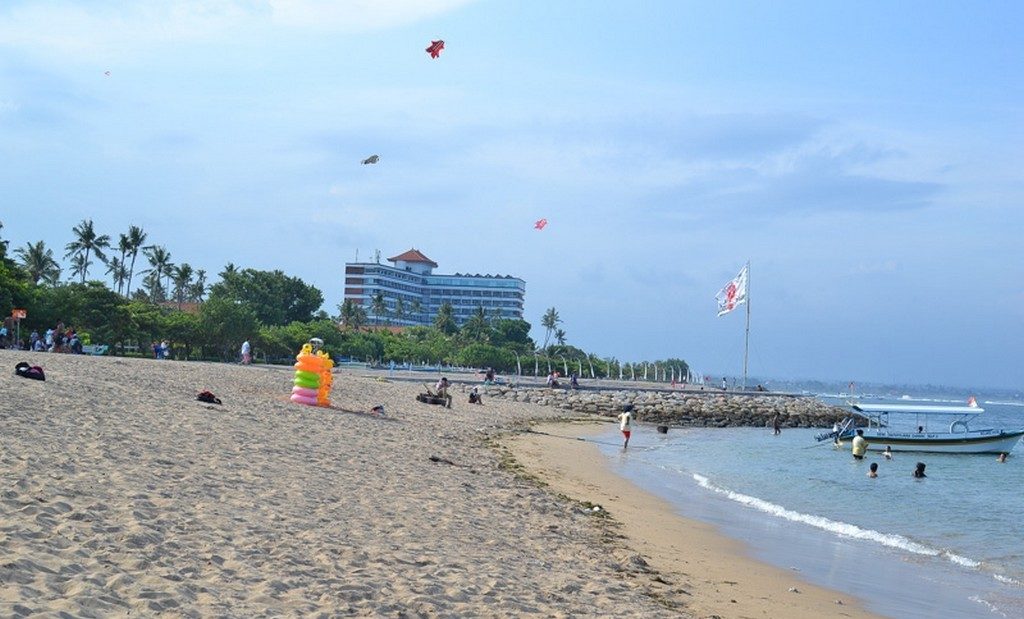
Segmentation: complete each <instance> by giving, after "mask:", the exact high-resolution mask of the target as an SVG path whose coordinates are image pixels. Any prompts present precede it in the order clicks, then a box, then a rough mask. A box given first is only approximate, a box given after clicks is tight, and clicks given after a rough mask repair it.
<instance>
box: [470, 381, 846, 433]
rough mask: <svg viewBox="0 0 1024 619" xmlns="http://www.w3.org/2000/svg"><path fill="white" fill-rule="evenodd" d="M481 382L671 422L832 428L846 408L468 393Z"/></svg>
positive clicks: (797, 401)
mask: <svg viewBox="0 0 1024 619" xmlns="http://www.w3.org/2000/svg"><path fill="white" fill-rule="evenodd" d="M473 386H476V387H477V388H478V389H479V390H480V393H481V395H482V396H483V397H484V401H485V402H486V400H487V398H500V399H505V398H507V399H511V400H514V401H517V402H532V403H534V404H539V405H541V406H552V407H555V408H560V409H564V410H566V411H572V412H576V413H590V414H596V415H604V416H607V417H614V416H616V415H618V414H619V413H621V412H622V410H623V407H624V406H625V405H627V404H632V405H633V408H634V410H635V411H636V412H635V414H636V419H637V421H640V422H643V423H657V424H663V425H671V426H700V427H718V428H725V427H737V426H753V427H764V426H766V425H771V422H772V419H773V418H774V417H775V415H776V414H778V415H779V421H780V424H781V425H782V426H783V427H789V428H817V427H831V426H832V424H833V423H835V422H837V421H840V420H842V419H843V418H845V417H846V416H847V411H846V410H845V409H843V408H841V407H838V406H832V405H830V404H826V403H824V402H821V401H820V400H818V399H816V398H813V397H810V396H800V395H789V394H771V393H756V394H752V393H743V394H739V393H726V392H712V391H693V390H685V391H683V390H672V391H669V390H665V391H652V390H631V389H585V390H579V391H572V390H565V389H547V388H537V387H506V386H482V385H479V384H478V385H471V384H463V385H461V389H462V391H463V392H466V391H468V390H469V389H470V388H471V387H473Z"/></svg>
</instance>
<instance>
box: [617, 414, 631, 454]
mask: <svg viewBox="0 0 1024 619" xmlns="http://www.w3.org/2000/svg"><path fill="white" fill-rule="evenodd" d="M619 430H621V431H622V437H623V439H624V440H623V443H622V448H623V449H625V448H627V447H629V435H630V434H631V433H632V430H633V405H632V404H627V405H626V407H625V409H623V411H622V414H621V415H619Z"/></svg>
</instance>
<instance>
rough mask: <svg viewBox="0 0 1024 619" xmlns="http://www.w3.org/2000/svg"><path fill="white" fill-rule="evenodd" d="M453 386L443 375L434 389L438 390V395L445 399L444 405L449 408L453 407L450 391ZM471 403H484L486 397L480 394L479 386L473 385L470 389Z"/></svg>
mask: <svg viewBox="0 0 1024 619" xmlns="http://www.w3.org/2000/svg"><path fill="white" fill-rule="evenodd" d="M485 384H486V383H485ZM451 388H452V384H451V383H450V382H448V378H447V377H446V376H442V377H441V379H440V380H438V381H437V384H436V385H434V391H435V392H436V394H437V397H438V398H441V399H443V400H444V405H445V407H447V408H451V407H452V394H451V393H449V390H450V389H451ZM469 403H470V404H481V405H482V404H483V403H484V398H483V396H481V395H480V389H479V388H477V387H473V388H472V389H470V390H469Z"/></svg>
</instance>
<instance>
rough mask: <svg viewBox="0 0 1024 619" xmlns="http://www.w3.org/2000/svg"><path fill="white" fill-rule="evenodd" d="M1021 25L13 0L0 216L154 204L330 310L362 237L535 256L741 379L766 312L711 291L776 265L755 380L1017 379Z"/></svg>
mask: <svg viewBox="0 0 1024 619" xmlns="http://www.w3.org/2000/svg"><path fill="white" fill-rule="evenodd" d="M1022 17H1024V9H1022V8H1021V7H1020V5H1019V4H1017V3H1009V2H1007V3H999V2H987V3H967V2H964V3H935V2H900V3H890V2H859V3H838V2H788V3H764V2H727V3H721V2H672V1H670V2H639V3H625V2H614V3H613V2H582V1H581V2H556V3H550V2H541V1H536V2H533V1H525V2H493V1H481V2H471V1H464V0H446V1H429V0H417V1H414V0H396V1H395V2H383V1H382V2H370V1H368V0H366V1H359V2H328V1H326V0H319V1H314V0H215V1H200V0H157V1H153V2H147V3H128V2H114V1H97V2H92V3H89V2H58V1H46V0H39V1H32V2H19V1H14V2H11V1H8V2H5V3H4V4H3V5H2V6H0V158H2V160H3V161H4V165H2V166H0V188H2V190H3V193H2V196H3V207H2V213H0V220H2V221H3V222H4V224H5V227H4V230H3V233H4V237H5V238H8V239H10V240H11V241H12V245H16V246H23V245H24V244H25V243H26V242H35V241H37V240H40V239H42V240H45V241H46V242H47V244H48V245H50V246H52V247H54V248H55V249H59V248H62V247H63V245H64V244H65V243H67V242H68V241H69V240H70V236H71V227H72V226H73V225H74V224H76V223H77V222H78V221H80V220H81V219H83V218H92V219H93V220H94V221H95V223H96V226H97V228H98V229H99V230H100V231H102V232H106V233H108V234H111V235H112V236H113V237H114V238H115V239H116V237H117V234H118V233H121V232H124V231H125V230H127V228H128V226H129V225H131V224H135V225H141V226H142V227H144V228H145V229H146V230H147V231H148V232H149V235H150V237H149V240H150V241H151V242H155V243H159V244H162V245H165V246H166V247H167V248H168V249H169V250H170V252H171V254H172V260H174V261H176V262H178V261H183V262H189V263H190V264H192V265H193V266H194V267H198V268H205V269H206V270H207V271H209V272H210V273H216V272H218V271H220V270H221V269H222V268H223V266H224V265H225V264H226V263H227V262H234V263H236V264H238V265H242V266H249V267H254V268H264V269H271V268H280V269H282V270H284V271H285V272H287V273H289V274H293V275H297V276H299V277H302V278H303V279H305V280H306V281H307V282H309V283H312V284H315V285H316V286H318V287H319V288H320V289H321V290H323V291H324V294H325V297H326V299H327V302H326V304H325V306H326V308H327V309H328V310H329V311H332V312H334V311H335V306H336V305H337V304H338V303H339V302H340V301H341V297H342V293H343V284H342V272H343V265H344V262H345V261H351V260H353V259H354V257H355V254H356V251H357V250H359V256H360V258H362V259H366V258H367V257H369V256H371V255H372V252H373V251H374V250H375V249H380V250H381V252H382V254H383V255H384V256H385V257H386V256H390V255H394V254H397V253H400V252H401V251H404V250H405V249H408V248H409V247H413V246H415V247H417V248H419V249H420V250H421V251H423V252H424V253H425V254H426V255H427V256H429V257H431V258H432V259H434V260H435V261H437V262H438V263H439V264H440V265H441V266H440V270H441V271H443V272H455V271H462V272H466V271H469V272H481V273H484V272H487V273H503V274H504V273H509V274H514V275H517V276H519V277H522V278H523V279H525V280H526V282H527V300H526V313H527V316H526V318H527V319H528V320H530V321H531V322H532V323H534V324H535V325H539V322H540V316H541V314H543V312H544V310H545V309H546V308H548V307H552V306H553V307H556V308H557V309H558V311H559V313H560V315H561V316H562V318H563V320H564V322H565V324H564V328H565V329H566V331H567V333H568V337H569V342H570V343H572V344H576V345H578V346H580V347H582V348H585V349H588V350H593V351H596V352H598V353H599V354H602V355H609V356H612V355H613V356H615V357H617V358H619V359H622V360H640V359H654V358H664V357H669V356H675V357H682V358H684V359H687V360H688V361H689V362H690V363H691V364H692V366H693V367H694V369H696V370H698V371H701V372H703V373H707V374H712V375H715V376H721V375H723V374H728V375H730V376H734V375H738V374H739V373H740V372H741V369H742V358H743V315H742V312H735V313H733V314H730V315H728V316H725V317H722V318H717V317H716V316H715V303H714V295H715V293H716V292H717V291H718V289H719V288H720V287H721V286H722V285H724V284H725V283H726V282H727V281H728V280H729V279H730V278H731V277H733V276H734V275H735V274H736V272H737V271H738V270H739V268H740V267H741V266H742V265H743V263H744V262H745V261H747V260H750V262H751V301H752V306H751V309H752V324H751V373H752V374H756V375H760V376H770V377H778V378H826V379H837V380H856V381H886V382H893V381H894V382H908V383H913V382H918V383H945V384H957V385H963V386H967V387H985V386H993V387H995V386H1001V387H1014V388H1022V387H1024V369H1022V363H1021V360H1022V353H1021V351H1022V350H1024V260H1022V258H1024V250H1022V249H1021V242H1020V241H1021V235H1022V232H1024V214H1022V213H1024V211H1022V209H1021V206H1022V202H1024V182H1022V177H1021V172H1020V170H1022V169H1024V155H1022V149H1021V145H1022V144H1024V123H1022V120H1024V106H1022V102H1024V80H1022V68H1021V62H1020V59H1021V58H1024V43H1022V42H1021V37H1019V32H1020V29H1021V25H1022V23H1024V20H1022ZM436 38H443V39H444V40H445V41H446V49H445V51H444V52H443V53H442V55H441V57H440V58H439V59H437V60H432V59H430V57H429V56H428V55H427V54H426V53H425V52H424V48H425V47H426V45H428V44H429V42H430V40H431V39H436ZM105 71H109V72H110V75H109V76H107V75H105V74H104V72H105ZM370 154H379V155H380V157H381V161H380V163H379V164H377V165H376V166H362V165H359V161H360V159H362V158H364V157H366V156H368V155H370ZM541 217H544V218H547V219H548V222H549V224H548V227H547V228H546V229H545V230H543V231H541V232H539V231H536V230H534V229H533V222H534V221H535V220H536V219H539V218H541ZM61 253H62V252H61ZM96 274H97V276H99V275H101V273H100V272H99V271H97V273H96ZM537 333H539V329H537Z"/></svg>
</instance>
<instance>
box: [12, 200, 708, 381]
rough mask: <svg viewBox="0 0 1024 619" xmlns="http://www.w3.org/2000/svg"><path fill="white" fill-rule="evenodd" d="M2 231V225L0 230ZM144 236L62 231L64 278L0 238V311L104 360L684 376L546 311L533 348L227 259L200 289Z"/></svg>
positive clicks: (49, 259)
mask: <svg viewBox="0 0 1024 619" xmlns="http://www.w3.org/2000/svg"><path fill="white" fill-rule="evenodd" d="M2 228H3V224H2V222H0V234H2ZM148 239H149V234H148V233H147V232H146V231H144V230H143V229H142V228H140V227H138V226H134V225H133V226H130V227H129V228H128V230H127V232H125V233H123V234H120V235H119V238H118V243H117V245H116V247H115V246H114V245H112V242H111V237H110V236H108V235H106V234H98V233H97V232H96V230H95V228H94V225H93V222H92V221H91V220H83V221H82V222H80V223H79V224H78V225H76V226H74V227H73V228H72V240H71V241H70V242H69V243H67V244H66V245H65V247H64V249H65V253H64V258H65V259H67V260H68V261H69V263H70V266H71V268H70V270H69V271H68V272H69V274H70V277H69V278H67V279H62V274H63V273H64V268H63V267H62V266H61V264H60V262H58V260H57V258H56V257H55V255H54V253H53V250H52V249H50V248H48V247H47V246H46V244H45V242H44V241H37V242H35V243H25V245H24V246H22V247H16V248H15V249H14V251H13V252H12V251H10V246H9V242H8V241H5V240H2V238H0V311H3V312H4V315H5V316H9V315H10V310H11V309H12V308H24V309H26V310H27V311H28V318H27V319H25V320H23V321H22V323H21V332H22V338H23V339H25V338H27V334H28V333H29V332H31V331H32V330H38V331H39V332H40V333H42V332H43V331H45V330H46V329H47V328H52V327H53V326H55V325H56V324H57V323H58V322H60V321H63V322H64V323H65V324H66V325H69V326H74V327H75V328H76V329H77V330H78V331H79V333H80V335H81V336H82V337H84V339H85V340H86V342H87V343H88V342H90V341H91V343H95V344H107V345H109V346H110V347H111V348H110V352H111V353H114V354H147V352H148V350H149V344H150V343H151V342H153V341H162V340H167V341H168V342H169V343H170V345H171V354H172V356H174V357H176V358H179V359H219V360H224V361H229V360H234V359H236V358H237V356H238V350H239V347H240V345H241V343H242V342H243V341H245V340H249V341H250V343H251V344H252V345H253V346H254V348H255V350H256V352H257V353H258V354H259V355H260V356H261V357H262V358H263V359H267V360H271V361H274V360H277V361H281V362H284V361H286V360H289V359H290V358H291V357H293V356H294V355H295V353H296V352H297V351H298V350H299V348H301V346H302V344H303V343H305V342H306V341H308V340H309V339H310V338H312V337H319V338H321V339H323V340H324V342H325V348H326V350H327V351H328V352H330V353H331V354H332V355H334V356H337V357H351V358H354V359H358V360H361V361H368V362H371V363H373V362H377V363H389V362H392V361H393V362H395V363H406V362H408V363H414V364H448V365H462V366H468V367H481V368H482V367H492V368H494V369H496V370H498V371H501V372H506V373H518V372H521V373H522V374H525V375H533V374H540V375H544V374H545V373H547V372H550V371H554V370H557V371H559V372H563V373H572V372H577V373H580V374H581V375H582V376H584V377H587V376H592V377H604V376H607V377H612V378H618V377H620V376H622V377H623V378H627V379H636V380H643V379H646V380H662V379H664V380H666V381H667V380H668V377H669V374H671V376H672V377H673V378H676V377H681V376H683V375H685V374H686V373H688V368H687V366H686V362H685V361H682V360H679V359H672V360H665V361H660V362H656V363H649V362H641V363H634V364H628V363H620V362H619V361H617V360H615V359H612V358H601V357H598V356H596V355H594V354H592V353H587V352H585V351H583V350H580V349H579V348H576V347H574V346H570V345H568V344H566V333H565V330H564V329H563V328H562V320H561V318H560V317H559V315H558V312H557V310H556V309H555V308H550V309H549V310H548V311H547V312H546V313H545V314H544V317H543V318H542V321H541V324H542V326H543V327H544V329H545V338H544V342H543V345H541V346H537V344H536V342H534V340H533V339H532V338H531V337H530V335H529V333H530V324H529V323H528V322H526V321H525V320H522V319H508V318H500V317H497V316H489V315H488V314H487V313H486V312H485V310H484V308H483V307H478V308H477V310H476V311H475V312H474V313H473V314H472V315H471V316H470V317H469V318H468V319H467V320H466V322H465V323H464V324H462V325H461V326H459V325H458V324H457V322H456V320H455V317H454V312H453V308H452V306H451V305H450V304H444V305H442V306H441V308H440V309H439V311H438V312H437V314H436V315H435V316H434V317H433V323H432V325H430V326H415V327H404V328H402V329H401V330H392V329H387V328H380V325H387V324H389V323H390V320H391V318H392V317H393V318H395V319H397V321H398V322H399V323H401V322H402V319H403V318H405V317H416V318H417V319H420V318H422V313H423V310H422V308H421V307H420V306H419V304H418V303H415V302H414V303H411V304H409V306H408V307H406V306H404V305H403V304H402V302H401V301H400V300H399V299H394V300H389V299H385V298H384V297H383V296H382V295H378V297H377V298H374V299H373V300H372V301H371V304H370V308H369V309H370V313H371V315H370V316H368V315H367V312H366V309H364V308H363V307H362V306H361V305H359V304H357V303H354V302H353V301H352V300H351V299H348V300H345V301H344V302H343V303H340V304H339V305H338V306H337V314H335V315H330V314H328V313H327V312H325V311H324V310H323V309H321V307H322V306H323V303H324V297H323V293H322V292H321V291H320V290H319V289H317V288H316V287H315V286H312V285H309V284H306V283H305V282H303V281H302V280H301V279H299V278H296V277H291V276H288V275H286V274H285V273H283V272H281V271H279V270H275V271H259V270H255V269H243V268H239V267H237V266H235V265H234V264H230V263H229V264H228V265H226V266H225V267H224V269H223V270H222V271H221V272H220V273H219V274H218V276H219V278H220V279H219V281H217V282H216V283H213V284H209V283H208V282H207V274H206V272H205V271H204V270H203V269H193V267H192V266H191V265H189V264H188V263H187V262H182V263H180V264H175V263H174V262H172V260H171V253H170V251H168V249H167V248H166V247H165V246H162V245H158V244H147V240H148ZM140 257H141V258H142V259H143V260H144V261H145V262H143V261H141V260H139V258H140ZM15 258H17V260H15ZM99 266H104V267H105V271H104V274H105V275H107V276H108V279H107V280H104V281H101V280H97V279H92V278H90V273H96V272H97V271H96V269H95V268H94V267H99ZM136 278H139V279H138V282H137V281H136ZM136 284H138V285H136ZM388 301H391V302H390V303H389V302H388ZM389 308H393V309H389ZM552 342H553V343H552ZM659 368H660V373H659ZM652 370H653V371H652Z"/></svg>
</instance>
